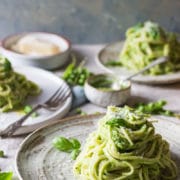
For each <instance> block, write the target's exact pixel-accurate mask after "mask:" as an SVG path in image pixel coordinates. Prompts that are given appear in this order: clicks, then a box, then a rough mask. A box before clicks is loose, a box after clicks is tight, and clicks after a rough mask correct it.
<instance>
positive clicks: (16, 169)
mask: <svg viewBox="0 0 180 180" xmlns="http://www.w3.org/2000/svg"><path fill="white" fill-rule="evenodd" d="M103 115H105V113H100V114H88V115H75V116H71V117H67V118H62V119H59V120H58V121H56V122H52V123H50V124H48V125H44V126H42V127H40V128H38V129H36V130H35V131H34V132H32V133H31V134H29V135H28V136H27V137H26V138H25V139H24V140H23V141H22V142H21V144H20V146H19V149H18V150H17V152H16V155H15V171H16V173H17V176H18V178H20V180H23V178H22V176H21V173H20V171H19V166H18V160H19V156H20V153H21V151H22V149H23V148H24V145H25V144H26V141H28V140H29V139H31V138H33V136H34V135H35V134H36V133H39V132H40V131H43V130H44V129H47V128H51V127H53V126H55V125H56V124H59V123H65V122H67V121H73V120H74V119H84V118H95V117H97V118H98V117H101V116H103Z"/></svg>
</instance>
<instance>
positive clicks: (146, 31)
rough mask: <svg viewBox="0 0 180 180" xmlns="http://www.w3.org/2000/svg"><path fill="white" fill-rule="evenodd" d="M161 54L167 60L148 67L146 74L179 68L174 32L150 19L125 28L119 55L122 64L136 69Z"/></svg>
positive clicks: (178, 54)
mask: <svg viewBox="0 0 180 180" xmlns="http://www.w3.org/2000/svg"><path fill="white" fill-rule="evenodd" d="M161 56H168V58H169V61H168V62H166V63H163V64H160V65H157V66H155V67H153V68H151V69H149V70H148V71H147V74H150V75H159V74H167V73H171V72H175V71H179V70H180V42H178V39H177V37H176V35H175V34H173V33H168V32H166V31H164V30H163V29H162V28H161V27H160V26H159V25H158V24H156V23H153V22H150V21H147V22H145V23H143V24H141V23H140V24H137V25H136V26H134V27H131V28H129V29H128V30H127V32H126V41H125V44H124V47H123V49H122V51H121V53H120V56H119V59H120V60H119V62H120V63H121V65H122V66H124V67H126V68H128V69H130V70H132V71H138V70H140V69H142V68H144V67H145V66H147V65H148V64H149V63H151V62H152V61H153V60H155V59H157V58H158V57H161Z"/></svg>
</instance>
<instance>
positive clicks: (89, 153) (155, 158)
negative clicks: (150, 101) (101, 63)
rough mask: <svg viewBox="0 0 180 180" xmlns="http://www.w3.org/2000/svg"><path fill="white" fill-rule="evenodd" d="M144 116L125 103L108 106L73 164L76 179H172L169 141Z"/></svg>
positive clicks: (146, 116) (174, 176)
mask: <svg viewBox="0 0 180 180" xmlns="http://www.w3.org/2000/svg"><path fill="white" fill-rule="evenodd" d="M147 119H148V115H145V114H142V113H140V112H137V111H135V110H133V109H131V108H129V107H125V108H118V107H113V106H111V107H109V108H108V112H107V114H106V116H105V117H103V118H102V119H101V120H100V121H99V126H98V129H97V131H95V132H93V133H92V134H90V136H89V137H88V139H87V141H86V144H85V147H84V149H83V150H82V152H81V153H80V155H79V156H78V158H77V160H76V162H75V164H74V168H73V172H74V175H75V176H76V177H77V179H82V180H121V179H125V180H157V179H162V180H165V179H169V180H170V179H171V180H172V179H175V178H176V176H177V167H176V165H175V163H174V162H173V161H172V160H171V157H170V150H169V144H168V143H167V142H166V141H165V140H163V139H162V137H161V135H159V134H155V130H154V127H153V125H152V123H151V122H149V121H148V120H147Z"/></svg>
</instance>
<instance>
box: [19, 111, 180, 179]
mask: <svg viewBox="0 0 180 180" xmlns="http://www.w3.org/2000/svg"><path fill="white" fill-rule="evenodd" d="M102 116H103V115H88V116H81V117H80V116H75V117H71V118H67V119H64V120H61V121H59V122H58V123H55V124H52V125H50V126H46V127H44V128H41V129H39V130H37V131H35V132H34V133H33V134H31V135H29V136H28V137H27V138H26V139H25V140H24V142H23V143H22V144H21V146H20V149H19V151H18V153H17V156H16V172H17V174H18V177H19V178H20V180H36V179H39V180H74V177H73V173H72V166H73V163H74V161H72V160H71V158H70V155H69V154H67V153H63V152H59V151H58V150H56V149H55V148H53V146H52V140H53V138H54V137H56V136H65V137H75V138H77V139H79V140H80V142H81V143H82V147H83V144H84V142H85V139H86V138H87V136H88V134H89V133H90V132H92V131H94V129H95V128H96V125H97V122H98V120H99V119H100V118H102ZM154 126H155V128H156V132H157V133H160V134H161V135H162V136H163V138H164V139H166V140H167V141H168V142H169V143H170V149H171V153H172V156H173V159H174V160H175V162H176V164H177V166H178V169H179V170H180V154H179V152H180V141H179V139H180V124H176V123H175V122H173V121H170V120H165V119H162V120H159V121H158V122H157V123H154ZM179 173H180V171H179ZM178 178H180V174H179V175H178Z"/></svg>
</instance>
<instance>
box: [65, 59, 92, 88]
mask: <svg viewBox="0 0 180 180" xmlns="http://www.w3.org/2000/svg"><path fill="white" fill-rule="evenodd" d="M91 74H92V73H90V72H89V70H88V69H87V68H85V67H84V66H83V64H82V63H81V64H80V65H79V66H77V67H76V59H75V57H73V61H72V63H71V64H69V66H68V67H67V68H66V70H65V72H64V74H63V76H62V78H63V79H64V80H65V81H66V82H67V83H68V84H69V85H72V86H74V85H80V86H83V85H84V83H85V81H86V79H87V78H88V77H89V76H90V75H91Z"/></svg>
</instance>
